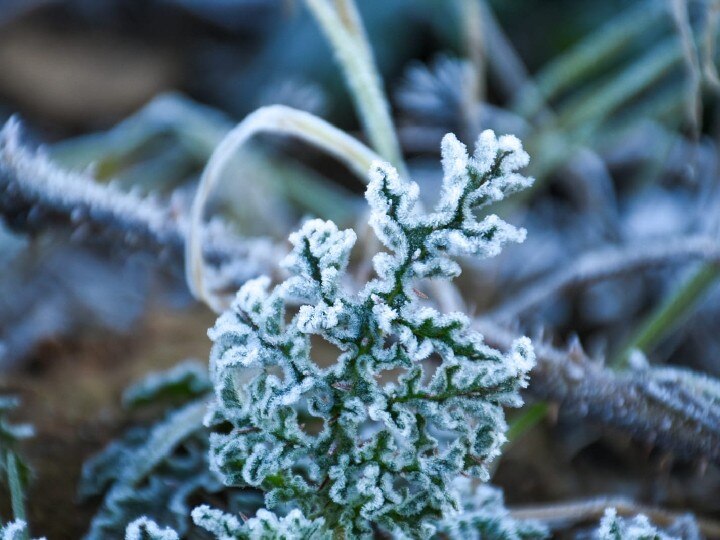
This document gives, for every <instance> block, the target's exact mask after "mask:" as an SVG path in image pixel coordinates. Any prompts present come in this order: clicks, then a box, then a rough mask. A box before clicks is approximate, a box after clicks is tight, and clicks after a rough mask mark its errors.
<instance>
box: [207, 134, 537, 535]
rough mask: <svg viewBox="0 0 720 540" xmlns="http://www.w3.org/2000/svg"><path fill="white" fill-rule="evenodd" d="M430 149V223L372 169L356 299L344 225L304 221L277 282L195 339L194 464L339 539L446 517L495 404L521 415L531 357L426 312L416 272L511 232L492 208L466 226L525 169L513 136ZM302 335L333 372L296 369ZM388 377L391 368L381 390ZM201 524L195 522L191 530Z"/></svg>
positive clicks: (454, 268)
mask: <svg viewBox="0 0 720 540" xmlns="http://www.w3.org/2000/svg"><path fill="white" fill-rule="evenodd" d="M442 155H443V160H442V164H443V169H444V179H443V186H442V191H441V195H440V201H439V202H438V204H437V207H436V209H435V211H434V212H433V213H430V214H422V213H421V211H420V209H419V208H418V204H417V200H418V186H417V185H416V184H415V183H414V182H408V181H405V180H402V179H401V178H399V177H398V174H397V172H396V171H395V170H394V169H393V168H392V167H390V166H389V165H386V164H383V163H374V164H373V167H372V169H371V172H370V177H371V178H370V184H369V186H368V188H367V199H368V201H369V203H370V207H371V210H372V213H371V218H370V224H371V225H372V227H373V229H374V231H375V233H376V235H377V236H378V238H379V239H380V241H381V242H382V244H383V245H384V246H385V248H387V252H382V253H379V254H377V255H376V256H375V257H374V259H373V263H374V267H375V271H376V273H377V277H376V278H375V279H373V280H371V281H370V282H369V283H367V284H366V285H365V286H364V288H362V290H361V291H359V292H358V293H356V294H351V293H350V292H348V291H346V289H345V287H343V276H344V273H345V270H346V267H347V264H348V259H349V256H350V251H351V249H352V247H353V244H354V243H355V239H356V237H355V233H354V232H353V231H352V230H345V231H341V230H338V229H337V227H336V226H335V225H334V224H333V223H332V222H327V221H321V220H312V221H309V222H307V223H305V225H304V226H303V227H302V229H301V230H300V231H299V232H296V233H294V234H292V235H291V236H290V242H291V243H292V245H293V250H292V252H291V253H290V255H288V257H287V258H286V260H285V263H284V266H285V267H286V269H287V270H289V272H290V274H291V277H289V278H288V279H287V280H286V281H285V282H283V283H281V284H279V285H278V286H276V287H274V288H272V289H271V288H270V280H269V278H266V277H261V278H257V279H254V280H251V281H249V282H247V283H246V284H245V285H244V286H243V287H242V288H241V289H240V290H239V292H238V294H237V297H236V299H235V301H234V303H233V305H232V307H231V308H230V309H229V310H228V311H227V312H225V313H224V314H223V315H221V316H220V318H219V319H218V321H217V323H216V325H215V327H214V328H213V329H211V330H210V332H209V335H210V337H211V339H212V340H213V342H214V346H213V349H212V353H211V363H210V371H211V377H212V379H213V384H214V387H215V393H216V400H215V403H214V404H213V406H212V409H211V411H210V413H209V414H208V417H207V420H206V421H207V423H208V425H209V426H210V427H211V428H212V429H213V431H214V432H213V433H212V434H211V438H210V463H211V467H212V468H213V470H215V471H216V472H217V473H219V474H220V476H221V477H222V479H223V480H224V482H225V483H226V484H228V485H233V486H250V487H253V488H257V489H260V490H261V491H263V492H265V494H266V496H265V503H266V505H267V507H268V508H269V509H271V510H273V509H277V508H280V509H282V508H283V506H284V505H286V504H290V505H291V506H296V507H297V509H298V510H299V511H301V512H302V515H303V516H305V517H306V518H307V519H309V520H315V519H318V518H321V517H322V518H323V519H324V523H325V524H324V530H332V531H335V532H336V533H338V534H342V535H344V537H346V538H357V537H363V538H364V537H369V536H371V535H372V533H373V530H374V529H375V528H379V529H382V530H385V531H387V532H390V533H392V534H395V535H400V536H409V537H427V536H428V535H430V534H431V533H432V532H433V531H434V530H435V525H434V524H433V523H434V522H436V521H437V520H438V519H442V518H444V517H447V516H450V515H452V514H453V513H455V512H458V511H460V510H461V505H460V501H459V497H458V493H457V491H456V489H455V488H454V487H453V480H454V479H455V478H456V477H457V476H458V475H467V476H470V477H477V478H480V479H482V480H487V478H488V471H487V464H488V463H489V462H490V461H491V460H492V459H493V458H494V457H495V456H497V454H498V452H499V450H500V446H501V445H502V443H503V441H504V440H505V437H504V432H505V429H506V424H505V419H504V414H503V409H502V407H503V406H519V405H520V403H521V400H520V397H519V395H518V390H519V389H520V388H521V387H523V386H525V385H526V383H527V373H528V372H529V370H530V369H531V368H532V366H533V364H534V353H533V350H532V347H531V345H530V342H529V340H528V339H527V338H521V339H519V340H517V341H516V342H515V343H514V344H513V346H512V347H511V350H510V352H509V353H507V354H506V355H503V354H501V353H500V352H498V351H496V350H494V349H492V348H490V347H489V346H487V345H485V344H484V343H483V340H482V336H481V335H480V334H478V333H476V332H474V331H472V330H471V329H470V328H469V320H468V318H467V317H466V316H465V315H463V314H461V313H450V314H441V313H439V312H438V311H436V310H435V309H434V308H433V307H430V306H429V305H426V304H427V302H423V300H424V298H423V297H424V295H423V294H422V293H419V292H418V291H417V290H416V289H415V286H416V285H417V282H418V280H420V279H423V278H441V279H452V278H454V277H455V276H457V275H458V274H459V273H460V266H459V265H458V263H457V262H456V261H455V260H453V257H456V256H461V255H475V256H492V255H495V254H497V253H498V252H499V251H500V249H501V246H502V244H503V243H505V242H510V241H513V242H519V241H522V240H523V238H524V236H525V231H523V230H521V229H516V228H514V227H512V226H510V225H508V224H507V223H505V222H503V221H502V220H500V219H499V218H498V217H497V216H495V215H489V216H487V217H485V218H483V219H478V218H477V217H476V211H477V210H478V209H480V208H482V207H484V206H486V205H487V204H489V203H491V202H493V201H498V200H501V199H502V198H504V196H505V195H506V194H508V193H510V192H513V191H515V190H518V189H521V188H524V187H526V186H528V185H529V184H530V182H531V180H530V179H528V178H525V177H523V176H521V175H520V174H518V173H517V172H516V170H517V169H519V168H521V167H523V166H525V165H526V164H527V162H528V156H527V154H526V153H525V152H524V151H523V150H522V148H521V145H520V142H519V141H518V140H517V139H516V138H514V137H510V136H503V137H500V138H499V139H498V138H496V137H495V135H494V134H493V133H492V132H491V131H485V132H484V133H482V134H481V136H480V138H479V141H478V144H477V148H476V151H475V153H474V155H472V156H468V154H467V151H466V148H465V147H464V146H463V145H462V144H461V143H460V142H458V141H457V139H456V138H455V137H454V136H453V135H447V136H446V137H445V138H444V139H443V142H442ZM297 304H299V306H300V307H299V310H298V311H297V313H296V314H295V315H294V316H292V318H291V319H290V320H289V322H286V318H289V313H287V312H286V308H287V306H288V305H297ZM312 335H317V336H320V337H322V338H324V339H325V340H326V341H328V342H329V343H331V344H333V345H335V346H336V347H337V348H338V349H340V351H341V354H340V356H339V358H338V359H337V363H336V364H334V365H331V366H328V367H321V366H320V365H318V364H317V363H315V362H314V361H313V359H312V358H311V350H310V337H311V336H312ZM390 370H394V372H395V373H396V372H397V371H401V372H402V374H401V375H400V376H399V378H398V379H397V381H396V382H391V381H388V380H387V376H388V375H389V373H388V372H389V371H390ZM213 519H214V518H213V517H212V515H211V514H209V513H207V512H206V519H204V520H203V523H204V525H203V526H204V527H205V528H208V529H211V528H212V527H211V526H210V522H211V521H212V520H213ZM298 519H299V518H298ZM223 520H225V518H222V519H221V518H220V517H218V518H217V523H218V525H217V526H218V527H220V526H221V524H222V523H224V521H223ZM268 523H270V521H268ZM222 537H223V538H225V537H229V538H234V537H238V538H240V537H244V536H241V535H240V534H239V533H238V534H237V535H236V536H233V534H230V533H228V534H227V535H226V536H222Z"/></svg>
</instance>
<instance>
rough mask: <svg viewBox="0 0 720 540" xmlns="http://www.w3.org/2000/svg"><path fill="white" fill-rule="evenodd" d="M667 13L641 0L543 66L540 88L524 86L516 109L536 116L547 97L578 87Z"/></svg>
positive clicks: (659, 5)
mask: <svg viewBox="0 0 720 540" xmlns="http://www.w3.org/2000/svg"><path fill="white" fill-rule="evenodd" d="M663 12H664V5H663V3H662V2H658V1H656V0H649V1H648V0H645V1H642V2H638V3H637V4H635V5H633V6H632V7H630V8H628V9H627V10H625V11H623V12H622V13H621V14H620V15H618V16H617V17H616V18H614V19H612V20H611V21H609V22H607V23H606V24H604V25H602V26H601V27H600V28H598V29H597V30H596V31H595V32H593V33H591V34H590V35H589V36H587V37H586V38H584V39H583V40H582V41H580V42H579V43H578V44H576V45H574V46H573V47H571V48H570V50H568V51H567V52H566V53H564V54H561V55H559V56H558V57H556V58H554V59H553V60H552V61H551V62H550V63H549V64H547V65H546V66H545V67H543V68H542V69H541V70H540V72H539V73H538V74H537V76H536V78H535V81H534V84H535V85H536V88H532V89H530V88H527V87H523V88H521V90H520V92H518V97H517V99H516V100H515V104H514V106H513V109H514V110H515V111H516V112H519V113H520V114H522V115H524V116H527V117H532V116H534V115H535V114H537V112H538V111H539V110H540V109H541V107H542V106H543V105H544V101H543V100H545V101H546V100H549V99H551V98H553V97H554V96H556V95H557V94H559V93H560V92H562V91H563V90H565V89H567V88H570V87H572V86H577V85H578V82H579V79H582V78H584V77H587V76H588V75H591V74H592V73H594V72H595V71H596V70H597V69H598V68H600V67H602V66H603V65H605V64H607V63H608V62H610V61H611V60H613V59H614V58H615V57H616V56H617V55H618V54H619V53H621V52H622V51H624V50H625V49H626V48H627V47H628V45H629V44H630V43H632V42H633V40H635V39H636V38H637V37H639V36H642V35H643V34H644V33H646V32H647V30H648V29H650V28H652V27H653V26H655V25H656V23H657V21H658V20H659V19H660V18H661V17H662V15H663Z"/></svg>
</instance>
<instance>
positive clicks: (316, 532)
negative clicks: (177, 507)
mask: <svg viewBox="0 0 720 540" xmlns="http://www.w3.org/2000/svg"><path fill="white" fill-rule="evenodd" d="M192 517H193V521H195V524H196V525H197V526H199V527H202V528H204V529H206V530H207V531H208V532H210V533H212V534H213V535H214V536H215V537H216V538H218V539H220V540H233V539H236V538H238V539H243V540H244V539H248V540H302V539H303V538H313V539H316V540H330V538H331V535H330V533H329V532H328V531H327V529H325V528H324V525H325V520H324V519H323V518H318V519H315V520H309V519H307V518H305V516H303V515H302V512H300V511H299V510H297V509H295V510H291V511H290V513H288V515H287V516H285V517H282V518H278V517H277V516H276V515H275V514H273V513H272V512H268V511H267V510H263V509H260V510H258V512H257V515H256V516H255V517H254V518H251V519H248V520H247V521H245V523H241V522H240V521H239V520H238V518H236V517H235V516H232V515H229V514H225V513H223V512H221V511H219V510H215V509H213V508H210V507H209V506H204V505H203V506H198V507H197V508H196V509H195V510H193V513H192Z"/></svg>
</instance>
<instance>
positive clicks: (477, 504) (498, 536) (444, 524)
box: [437, 477, 550, 540]
mask: <svg viewBox="0 0 720 540" xmlns="http://www.w3.org/2000/svg"><path fill="white" fill-rule="evenodd" d="M472 484H473V483H472V481H471V480H470V479H469V478H464V477H460V478H458V479H456V480H455V487H456V488H457V489H458V492H459V493H460V499H461V501H462V504H463V511H462V514H460V515H459V516H450V517H448V518H447V519H444V520H442V521H440V522H439V523H438V524H437V532H438V535H439V536H440V537H441V538H447V539H448V540H530V539H533V540H539V539H542V538H548V537H549V536H550V535H549V531H548V530H547V528H545V527H544V526H542V525H541V524H540V523H537V522H535V521H521V520H516V519H513V518H512V517H511V516H510V512H509V511H508V509H507V508H506V507H505V501H504V500H503V494H502V491H501V490H499V489H498V488H495V487H492V486H489V485H487V484H480V485H479V486H476V487H475V489H474V490H473V486H472Z"/></svg>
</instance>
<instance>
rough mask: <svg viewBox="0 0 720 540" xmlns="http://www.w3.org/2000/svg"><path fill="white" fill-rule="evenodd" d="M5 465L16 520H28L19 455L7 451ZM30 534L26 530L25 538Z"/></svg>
mask: <svg viewBox="0 0 720 540" xmlns="http://www.w3.org/2000/svg"><path fill="white" fill-rule="evenodd" d="M5 467H6V469H7V477H8V489H9V490H10V503H11V506H12V511H13V518H14V519H15V520H16V521H18V520H19V521H27V518H26V512H25V492H24V490H23V485H22V478H21V476H20V467H19V466H18V461H17V457H16V456H15V452H13V451H12V450H6V452H5ZM27 537H28V534H27V531H25V534H24V538H27Z"/></svg>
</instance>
